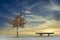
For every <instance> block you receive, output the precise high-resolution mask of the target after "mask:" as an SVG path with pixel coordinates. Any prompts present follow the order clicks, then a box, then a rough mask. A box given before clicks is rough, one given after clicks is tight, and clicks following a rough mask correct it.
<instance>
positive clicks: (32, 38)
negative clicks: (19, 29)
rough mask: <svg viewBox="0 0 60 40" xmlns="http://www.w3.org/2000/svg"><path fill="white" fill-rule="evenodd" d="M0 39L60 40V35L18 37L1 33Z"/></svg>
mask: <svg viewBox="0 0 60 40" xmlns="http://www.w3.org/2000/svg"><path fill="white" fill-rule="evenodd" d="M0 40H60V36H50V37H46V36H45V37H40V36H30V37H29V36H28V37H19V38H16V36H15V37H13V36H6V35H1V36H0Z"/></svg>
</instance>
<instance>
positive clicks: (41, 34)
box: [36, 33, 54, 36]
mask: <svg viewBox="0 0 60 40" xmlns="http://www.w3.org/2000/svg"><path fill="white" fill-rule="evenodd" d="M36 34H39V35H40V36H43V34H47V35H48V36H50V34H54V33H36Z"/></svg>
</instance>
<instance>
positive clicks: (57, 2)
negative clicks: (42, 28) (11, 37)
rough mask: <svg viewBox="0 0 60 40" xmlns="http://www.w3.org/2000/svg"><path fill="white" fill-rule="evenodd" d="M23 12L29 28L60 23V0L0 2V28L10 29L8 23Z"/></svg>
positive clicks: (9, 0) (10, 0) (7, 0)
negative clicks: (48, 22)
mask: <svg viewBox="0 0 60 40" xmlns="http://www.w3.org/2000/svg"><path fill="white" fill-rule="evenodd" d="M24 10H25V11H24ZM23 11H24V13H25V14H26V15H25V18H26V20H27V24H26V26H27V27H37V26H38V25H42V24H44V23H46V22H47V21H50V20H56V21H59V20H60V0H0V28H6V27H8V22H9V21H10V20H12V19H13V18H14V16H15V15H18V14H20V13H21V12H23Z"/></svg>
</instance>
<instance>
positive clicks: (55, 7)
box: [45, 0, 60, 11]
mask: <svg viewBox="0 0 60 40" xmlns="http://www.w3.org/2000/svg"><path fill="white" fill-rule="evenodd" d="M55 1H56V0H55ZM45 8H47V10H53V11H60V5H58V4H57V2H54V1H52V0H50V4H48V5H46V6H45Z"/></svg>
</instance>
